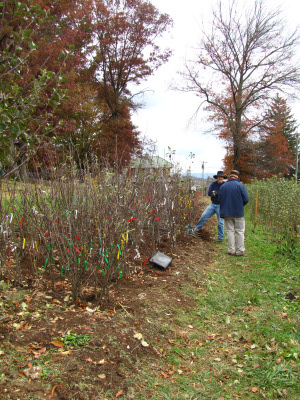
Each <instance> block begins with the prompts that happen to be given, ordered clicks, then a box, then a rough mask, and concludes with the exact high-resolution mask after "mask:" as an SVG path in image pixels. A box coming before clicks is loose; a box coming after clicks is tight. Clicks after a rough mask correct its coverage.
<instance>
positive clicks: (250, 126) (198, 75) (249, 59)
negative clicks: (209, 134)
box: [179, 0, 300, 168]
mask: <svg viewBox="0 0 300 400" xmlns="http://www.w3.org/2000/svg"><path fill="white" fill-rule="evenodd" d="M281 15H282V14H281V11H280V9H275V10H269V9H267V7H266V4H265V2H264V0H256V1H255V3H254V5H252V6H251V7H250V8H247V3H245V4H243V7H241V3H240V2H238V1H235V0H231V1H230V4H229V5H228V8H226V7H224V2H223V4H222V2H221V1H220V0H219V2H218V6H217V8H216V9H215V10H213V15H212V16H213V19H212V26H211V30H210V32H208V31H207V29H206V30H204V29H203V37H202V40H201V42H200V47H199V48H198V49H197V51H198V52H197V57H196V59H194V60H188V61H186V63H185V69H184V71H183V72H182V73H181V75H182V77H183V82H184V83H183V85H182V87H181V88H179V90H183V91H188V92H195V93H196V94H197V95H198V96H199V97H200V98H202V100H203V101H202V102H201V104H200V105H199V109H200V108H201V107H202V105H203V104H206V105H207V109H208V110H209V111H210V112H212V113H213V114H212V115H213V117H212V119H213V121H214V122H215V128H216V130H217V134H218V135H220V136H221V137H223V138H224V129H225V130H227V140H228V141H229V143H230V148H231V149H232V153H233V157H232V160H233V162H232V164H233V165H232V167H233V168H240V165H239V160H240V156H241V144H242V143H243V140H246V139H247V137H248V136H249V134H250V133H251V132H253V131H255V129H256V128H258V127H259V125H260V123H261V121H262V115H263V110H264V109H265V107H266V106H267V105H268V104H269V102H270V101H271V100H272V96H274V94H276V93H277V92H281V93H285V94H289V95H291V96H294V97H295V96H296V94H297V91H298V90H299V88H300V85H299V84H300V64H299V62H298V60H296V59H295V50H296V48H297V46H298V44H299V32H298V30H297V29H295V30H294V31H293V32H291V33H288V32H286V34H284V32H285V31H286V29H285V28H286V25H285V23H284V21H283V20H282V19H281ZM220 122H222V125H223V128H222V129H223V132H221V131H220ZM224 124H225V126H224Z"/></svg>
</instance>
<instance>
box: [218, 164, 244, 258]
mask: <svg viewBox="0 0 300 400" xmlns="http://www.w3.org/2000/svg"><path fill="white" fill-rule="evenodd" d="M239 177H240V174H239V172H238V171H235V170H233V171H231V172H230V176H229V179H228V181H227V182H226V183H224V185H222V187H221V189H220V191H219V200H220V216H221V218H224V221H225V228H226V233H227V240H228V254H229V255H230V256H234V255H236V256H243V255H244V253H245V218H244V206H245V205H246V204H247V203H248V201H249V196H248V193H247V190H246V188H245V186H244V185H243V184H242V183H241V182H240V181H239Z"/></svg>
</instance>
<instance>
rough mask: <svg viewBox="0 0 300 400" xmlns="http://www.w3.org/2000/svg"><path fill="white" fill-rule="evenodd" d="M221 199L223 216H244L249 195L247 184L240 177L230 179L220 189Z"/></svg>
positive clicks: (221, 213)
mask: <svg viewBox="0 0 300 400" xmlns="http://www.w3.org/2000/svg"><path fill="white" fill-rule="evenodd" d="M219 200H220V216H221V218H226V217H228V218H242V217H244V206H245V205H246V204H247V203H248V201H249V196H248V193H247V190H246V188H245V186H244V185H243V184H242V183H241V182H239V181H238V179H228V181H227V182H225V183H224V184H223V185H222V187H221V189H220V191H219Z"/></svg>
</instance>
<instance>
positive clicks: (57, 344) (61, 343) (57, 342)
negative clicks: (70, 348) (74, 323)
mask: <svg viewBox="0 0 300 400" xmlns="http://www.w3.org/2000/svg"><path fill="white" fill-rule="evenodd" d="M51 344H53V346H55V347H65V344H64V343H63V342H60V341H59V340H52V342H51Z"/></svg>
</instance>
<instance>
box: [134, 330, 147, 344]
mask: <svg viewBox="0 0 300 400" xmlns="http://www.w3.org/2000/svg"><path fill="white" fill-rule="evenodd" d="M133 337H134V338H135V339H138V340H140V341H141V345H142V346H143V347H149V344H148V343H147V342H146V341H145V340H144V339H143V335H142V334H141V333H139V332H135V334H134V335H133Z"/></svg>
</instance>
